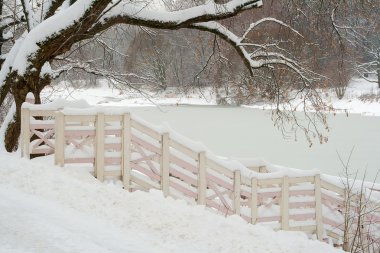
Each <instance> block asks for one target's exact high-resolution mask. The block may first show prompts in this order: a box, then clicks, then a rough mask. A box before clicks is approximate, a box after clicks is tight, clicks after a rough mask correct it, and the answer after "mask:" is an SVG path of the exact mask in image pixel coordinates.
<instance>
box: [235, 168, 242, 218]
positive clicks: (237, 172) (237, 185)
mask: <svg viewBox="0 0 380 253" xmlns="http://www.w3.org/2000/svg"><path fill="white" fill-rule="evenodd" d="M233 184H234V187H233V189H234V193H233V210H234V213H235V214H237V215H240V188H241V185H240V184H241V172H240V170H235V171H234V183H233Z"/></svg>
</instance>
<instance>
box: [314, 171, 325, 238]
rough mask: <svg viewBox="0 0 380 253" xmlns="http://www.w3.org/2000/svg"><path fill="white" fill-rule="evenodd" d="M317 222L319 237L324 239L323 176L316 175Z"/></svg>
mask: <svg viewBox="0 0 380 253" xmlns="http://www.w3.org/2000/svg"><path fill="white" fill-rule="evenodd" d="M314 188H315V222H316V224H317V238H318V240H320V241H322V240H323V222H322V193H321V177H320V175H315V179H314Z"/></svg>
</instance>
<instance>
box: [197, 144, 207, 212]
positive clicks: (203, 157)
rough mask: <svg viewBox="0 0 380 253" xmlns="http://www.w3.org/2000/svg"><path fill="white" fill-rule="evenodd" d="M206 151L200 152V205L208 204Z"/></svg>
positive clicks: (198, 198) (198, 201)
mask: <svg viewBox="0 0 380 253" xmlns="http://www.w3.org/2000/svg"><path fill="white" fill-rule="evenodd" d="M206 190H207V181H206V152H205V151H202V152H199V153H198V197H197V203H198V205H206Z"/></svg>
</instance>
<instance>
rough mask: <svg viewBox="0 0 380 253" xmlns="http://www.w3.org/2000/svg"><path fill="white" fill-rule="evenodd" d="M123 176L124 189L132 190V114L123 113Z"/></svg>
mask: <svg viewBox="0 0 380 253" xmlns="http://www.w3.org/2000/svg"><path fill="white" fill-rule="evenodd" d="M122 129H123V130H122V144H121V145H122V154H121V157H122V177H123V185H124V189H125V190H127V191H130V190H131V164H130V162H131V138H132V136H131V115H130V114H129V113H126V114H124V115H123V122H122Z"/></svg>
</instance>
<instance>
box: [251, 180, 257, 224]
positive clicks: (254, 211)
mask: <svg viewBox="0 0 380 253" xmlns="http://www.w3.org/2000/svg"><path fill="white" fill-rule="evenodd" d="M257 193H258V184H257V178H254V177H253V178H252V179H251V223H252V224H256V221H257V216H258V212H257V206H258V201H257Z"/></svg>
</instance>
